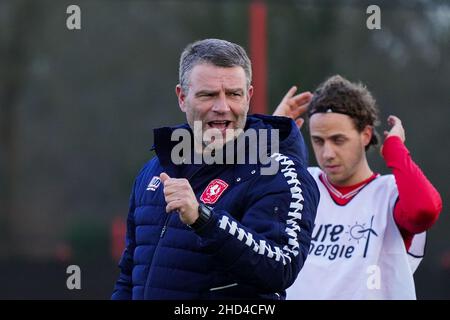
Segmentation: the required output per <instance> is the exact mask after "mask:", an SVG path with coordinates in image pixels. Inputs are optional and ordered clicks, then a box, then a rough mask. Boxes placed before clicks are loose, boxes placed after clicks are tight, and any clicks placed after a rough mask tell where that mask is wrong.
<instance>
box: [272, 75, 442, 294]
mask: <svg viewBox="0 0 450 320" xmlns="http://www.w3.org/2000/svg"><path fill="white" fill-rule="evenodd" d="M295 91H296V88H295V87H293V88H291V90H289V92H288V93H287V94H286V96H285V97H284V99H283V100H282V102H281V103H280V105H279V106H278V108H277V110H276V111H275V115H281V116H288V117H291V118H293V119H296V122H297V125H299V126H301V124H302V123H303V119H301V118H299V117H300V116H301V115H302V114H304V113H305V112H307V115H308V118H309V131H310V135H311V142H312V146H313V149H314V154H315V156H316V159H317V162H318V164H319V166H320V168H317V167H313V168H308V170H309V171H310V173H311V174H312V175H313V177H314V178H315V180H316V182H317V184H318V186H319V190H320V202H319V207H318V211H317V216H316V220H315V226H314V229H313V235H312V241H311V245H310V250H309V255H308V259H307V260H306V263H305V266H304V268H303V269H302V271H301V272H300V274H299V276H298V278H297V279H296V281H295V283H294V284H293V285H292V286H291V287H290V288H289V289H288V291H287V294H288V295H287V298H288V299H415V298H416V294H415V287H414V279H413V273H414V271H415V269H416V268H417V266H418V264H419V262H420V260H421V258H422V257H423V253H424V245H425V231H426V230H427V229H429V228H430V227H431V226H432V225H433V224H434V223H435V222H436V220H437V218H438V216H439V213H440V211H441V209H442V201H441V198H440V195H439V193H438V192H437V190H436V189H435V188H434V187H433V185H432V184H431V183H430V182H429V181H428V179H427V178H426V177H425V175H424V174H423V173H422V171H421V170H420V168H419V167H418V166H417V165H416V164H415V163H414V162H413V160H412V159H411V156H410V153H409V151H408V149H407V148H406V146H405V144H404V142H405V131H404V129H403V126H402V122H401V120H400V119H399V118H397V117H395V116H389V117H388V124H389V125H390V126H391V129H390V131H385V132H384V137H385V139H384V143H383V145H382V148H381V154H382V156H383V158H384V160H385V162H386V165H387V166H388V167H389V168H390V169H391V170H392V174H391V175H380V174H378V173H375V172H373V171H372V170H371V168H370V166H369V164H368V161H367V158H366V151H367V150H369V148H370V147H372V146H376V145H377V143H378V140H379V138H378V135H377V134H376V132H375V126H376V125H377V124H378V107H377V105H376V102H375V99H374V98H373V97H372V95H371V93H370V92H369V91H368V90H367V88H366V87H365V86H363V85H362V84H357V83H352V82H350V81H348V80H346V79H344V78H343V77H341V76H338V75H337V76H333V77H330V78H329V79H327V80H326V81H325V82H324V83H322V84H321V85H320V86H319V87H318V88H317V90H316V91H315V92H314V95H311V94H310V93H308V92H305V93H301V94H298V95H296V96H294V94H295ZM308 103H309V106H308Z"/></svg>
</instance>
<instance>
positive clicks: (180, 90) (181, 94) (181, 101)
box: [175, 84, 186, 112]
mask: <svg viewBox="0 0 450 320" xmlns="http://www.w3.org/2000/svg"><path fill="white" fill-rule="evenodd" d="M175 93H176V95H177V97H178V105H179V106H180V109H181V111H183V112H186V104H185V101H186V93H185V92H184V90H183V88H182V87H181V85H180V84H177V86H176V87H175Z"/></svg>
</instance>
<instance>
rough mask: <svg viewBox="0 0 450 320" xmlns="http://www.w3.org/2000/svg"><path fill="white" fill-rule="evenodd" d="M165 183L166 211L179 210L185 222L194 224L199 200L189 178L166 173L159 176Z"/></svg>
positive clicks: (181, 218)
mask: <svg viewBox="0 0 450 320" xmlns="http://www.w3.org/2000/svg"><path fill="white" fill-rule="evenodd" d="M159 178H160V179H161V182H162V183H163V185H164V198H165V199H166V202H167V206H166V212H167V213H169V212H171V211H177V212H178V213H179V215H180V220H181V222H183V223H184V224H188V225H190V224H193V223H194V222H195V220H197V218H198V202H197V198H196V197H195V194H194V191H193V190H192V187H191V185H190V184H189V181H188V180H187V179H176V178H171V177H169V176H168V175H167V174H166V173H164V172H163V173H161V175H160V176H159Z"/></svg>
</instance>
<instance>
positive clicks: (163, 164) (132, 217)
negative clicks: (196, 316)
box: [112, 115, 319, 299]
mask: <svg viewBox="0 0 450 320" xmlns="http://www.w3.org/2000/svg"><path fill="white" fill-rule="evenodd" d="M184 127H186V128H187V125H184ZM248 128H253V129H279V136H280V144H279V152H278V153H273V154H272V155H271V157H272V158H273V159H275V160H276V161H277V163H278V165H279V166H278V170H277V172H276V174H274V175H261V174H260V169H261V164H258V163H257V164H226V165H223V164H222V165H218V164H213V165H206V164H203V165H195V164H191V165H186V164H184V165H174V164H173V163H172V161H171V158H170V155H171V150H172V147H173V146H174V144H175V143H176V142H172V141H171V140H170V136H171V133H172V131H173V130H174V128H167V127H166V128H160V129H156V130H155V145H154V148H155V150H156V157H154V158H153V159H152V160H151V161H149V162H148V163H147V164H146V165H145V166H144V168H143V169H142V170H141V172H140V173H139V175H138V177H137V178H136V181H135V184H134V187H133V191H132V194H131V198H130V209H129V213H128V219H127V236H126V249H125V251H124V253H123V256H122V258H121V260H120V262H119V268H120V270H121V272H120V276H119V279H118V280H117V282H116V285H115V288H114V292H113V295H112V298H113V299H284V297H285V289H286V288H287V287H289V286H290V285H291V284H292V283H293V281H294V280H295V278H296V277H297V274H298V273H299V271H300V269H301V268H302V266H303V264H304V262H305V259H306V257H307V254H308V248H309V245H310V241H311V232H312V228H313V223H314V219H315V215H316V209H317V205H318V202H319V191H318V189H317V185H316V183H315V182H314V179H313V178H312V177H311V176H310V174H309V173H308V171H307V170H306V167H307V163H306V148H305V145H304V141H303V138H302V136H301V134H300V132H299V130H298V129H297V127H296V126H295V123H294V122H293V121H292V120H290V119H288V118H282V117H272V116H263V115H254V116H248V118H247V123H246V130H247V129H248ZM161 172H166V173H168V174H169V176H170V177H174V178H182V177H183V178H187V179H188V180H189V182H190V184H191V186H192V188H193V190H194V192H195V194H196V196H197V199H198V201H199V202H201V200H200V198H201V195H202V194H204V191H205V189H207V187H208V185H210V183H211V182H212V181H218V180H216V179H219V180H220V181H221V183H222V186H224V185H227V187H226V189H225V191H224V192H223V193H222V194H221V195H220V197H219V198H218V199H217V200H216V201H215V202H214V203H213V204H211V203H210V204H208V205H209V206H210V207H212V208H213V210H212V216H211V219H210V220H209V222H208V223H207V224H206V225H205V226H203V227H202V228H201V229H200V230H197V231H193V230H192V229H191V228H190V227H188V226H186V225H184V224H183V223H182V222H181V221H180V219H179V217H178V214H177V213H175V212H174V213H166V212H165V207H166V202H165V200H164V194H163V188H164V187H163V185H162V183H161V184H158V183H157V179H156V180H155V179H153V178H154V177H159V175H160V174H161ZM152 179H153V182H152ZM155 182H156V183H155ZM152 183H153V184H152ZM149 184H150V186H149Z"/></svg>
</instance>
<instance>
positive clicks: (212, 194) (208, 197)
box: [200, 179, 228, 204]
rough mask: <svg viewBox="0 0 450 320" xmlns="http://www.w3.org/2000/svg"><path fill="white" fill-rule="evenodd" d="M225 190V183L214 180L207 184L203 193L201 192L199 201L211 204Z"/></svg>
mask: <svg viewBox="0 0 450 320" xmlns="http://www.w3.org/2000/svg"><path fill="white" fill-rule="evenodd" d="M227 188H228V184H227V183H226V182H225V181H223V180H220V179H214V180H213V181H211V182H210V183H209V184H208V186H207V187H206V189H205V191H203V193H202V195H201V196H200V200H201V201H202V202H203V203H205V204H213V203H215V202H216V201H217V199H219V197H220V196H221V195H222V193H223V192H224V191H225V190H226V189H227Z"/></svg>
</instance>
